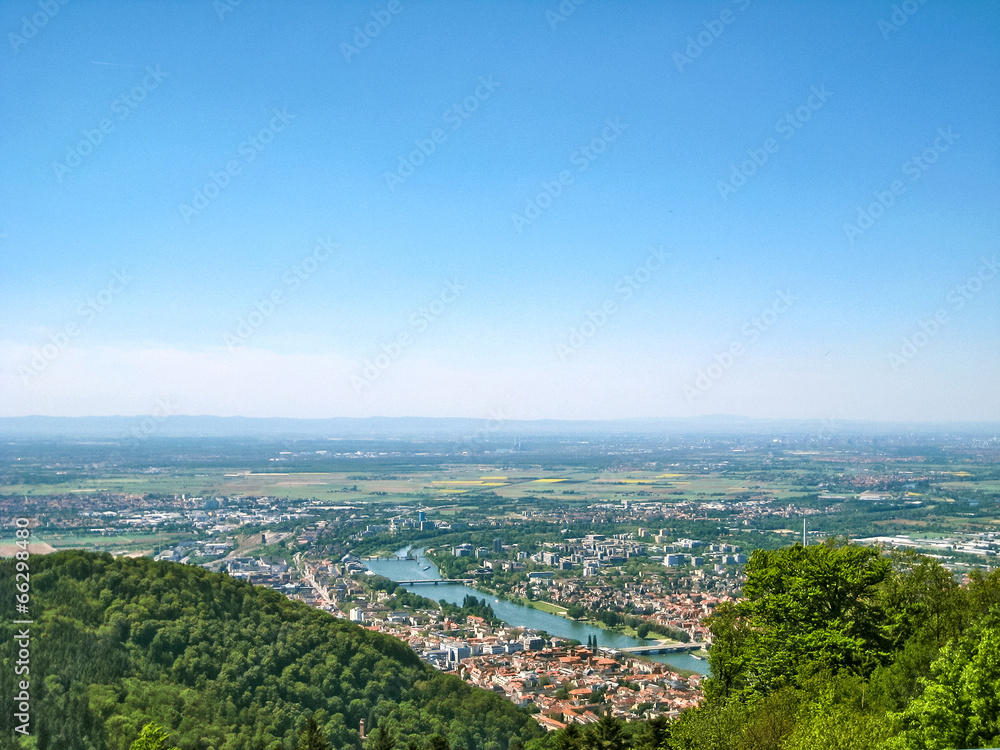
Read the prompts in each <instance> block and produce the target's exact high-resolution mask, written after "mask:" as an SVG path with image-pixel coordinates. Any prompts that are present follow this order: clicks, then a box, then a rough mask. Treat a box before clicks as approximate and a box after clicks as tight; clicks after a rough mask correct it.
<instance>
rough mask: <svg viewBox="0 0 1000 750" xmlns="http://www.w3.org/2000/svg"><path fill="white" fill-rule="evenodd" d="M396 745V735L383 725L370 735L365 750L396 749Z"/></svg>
mask: <svg viewBox="0 0 1000 750" xmlns="http://www.w3.org/2000/svg"><path fill="white" fill-rule="evenodd" d="M395 747H396V738H395V736H394V735H393V734H392V733H391V732H389V731H388V730H387V729H386V728H385V727H383V726H379V727H378V728H377V729H376V730H375V731H374V732H372V733H371V734H370V735H368V741H367V742H366V743H365V750H394V749H395Z"/></svg>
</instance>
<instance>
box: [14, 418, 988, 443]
mask: <svg viewBox="0 0 1000 750" xmlns="http://www.w3.org/2000/svg"><path fill="white" fill-rule="evenodd" d="M144 428H145V429H146V434H151V435H152V434H155V435H156V436H157V437H172V438H185V437H187V438H193V437H236V438H239V437H248V438H272V437H316V438H324V437H350V438H393V437H400V438H428V439H435V438H455V437H468V436H470V435H478V436H480V437H481V438H483V439H487V438H491V437H494V436H496V437H499V436H517V437H529V436H533V437H538V436H565V437H595V436H611V435H622V436H625V435H633V436H640V435H648V436H654V435H692V436H693V435H716V436H718V435H757V436H763V435H773V436H780V435H810V434H812V435H830V436H832V435H852V434H860V435H897V436H902V435H963V436H977V435H978V436H982V437H986V438H990V437H994V436H996V435H1000V423H997V422H938V423H935V422H875V421H858V420H844V421H841V420H826V419H758V418H753V417H739V416H732V415H726V414H713V415H706V416H702V417H682V418H645V419H616V420H579V421H577V420H557V419H537V420H497V419H489V418H483V419H471V418H434V417H367V418H349V417H337V418H331V419H289V418H257V417H215V416H187V415H175V416H169V417H162V416H131V417H125V416H113V417H48V416H27V417H0V437H4V438H79V439H84V438H124V437H128V436H130V435H132V434H135V432H136V431H137V430H143V429H144Z"/></svg>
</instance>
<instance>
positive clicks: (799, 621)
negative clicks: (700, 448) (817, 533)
mask: <svg viewBox="0 0 1000 750" xmlns="http://www.w3.org/2000/svg"><path fill="white" fill-rule="evenodd" d="M746 573H747V582H746V585H745V586H744V587H743V594H744V596H745V600H743V601H741V602H740V603H739V604H737V605H736V606H735V607H720V608H719V611H718V612H717V613H716V615H715V616H713V617H712V619H711V627H712V630H713V636H714V638H713V646H712V649H711V650H710V652H709V653H710V654H711V653H712V652H713V651H715V652H716V654H715V656H714V659H713V661H712V663H711V666H712V668H713V673H714V674H715V675H716V678H715V680H713V682H716V684H715V685H714V686H710V687H709V688H708V689H709V690H710V692H719V693H721V694H723V695H725V694H728V693H729V692H730V691H732V690H738V691H740V692H745V693H747V694H767V693H769V692H771V691H772V690H775V689H777V688H780V687H781V686H782V685H786V684H795V683H796V682H797V681H798V679H799V678H800V676H801V675H808V674H811V673H814V672H817V671H824V670H825V671H830V672H834V673H835V672H838V671H840V670H846V671H848V672H850V673H853V674H859V675H862V676H865V677H867V676H868V675H870V674H871V672H872V671H873V670H874V669H875V668H876V667H877V666H879V665H880V664H883V663H886V662H887V661H888V660H889V657H890V654H891V651H892V643H891V639H890V638H889V637H888V635H887V633H886V629H885V623H886V622H887V621H888V619H889V618H888V614H887V612H886V611H885V608H884V607H883V606H881V605H880V604H879V602H878V593H879V590H880V588H879V587H880V584H882V583H883V581H885V580H886V578H887V577H888V576H889V574H890V563H889V561H888V560H886V559H885V558H883V557H882V556H881V554H880V552H879V551H878V550H877V549H872V548H869V547H857V546H852V545H847V544H843V543H837V542H827V543H826V544H822V545H816V546H812V547H802V546H801V545H799V544H796V545H795V546H793V547H787V548H785V549H781V550H756V551H755V552H754V553H753V555H752V556H751V558H750V562H749V563H747V568H746ZM719 667H723V669H721V670H718V671H717V668H719Z"/></svg>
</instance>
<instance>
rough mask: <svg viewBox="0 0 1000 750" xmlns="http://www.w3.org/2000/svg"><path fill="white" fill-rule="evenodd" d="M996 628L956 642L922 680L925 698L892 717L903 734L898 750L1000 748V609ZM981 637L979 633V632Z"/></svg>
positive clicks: (895, 745) (893, 742)
mask: <svg viewBox="0 0 1000 750" xmlns="http://www.w3.org/2000/svg"><path fill="white" fill-rule="evenodd" d="M990 619H992V620H993V625H994V626H993V627H986V628H982V629H980V628H977V629H975V630H974V631H971V632H969V633H967V634H966V635H965V636H963V637H962V639H960V640H959V641H955V642H951V643H949V644H948V645H947V646H945V647H944V648H943V649H941V655H940V656H939V657H938V658H937V659H936V660H935V661H934V663H933V664H932V665H931V673H932V677H931V678H930V679H922V680H921V682H923V683H924V692H923V693H922V694H921V695H920V696H919V697H917V698H915V699H914V700H913V701H912V702H911V703H910V705H909V706H907V708H906V710H904V711H903V712H901V713H899V714H894V715H892V718H893V719H894V720H895V723H896V725H897V726H898V727H899V728H901V729H902V730H903V731H902V732H901V733H900V734H899V735H898V736H896V737H894V738H893V739H892V740H891V741H890V742H889V743H888V744H887V747H889V748H893V750H896V749H898V750H942V749H944V748H954V747H997V746H998V745H1000V691H998V689H997V686H998V685H1000V627H998V626H997V625H998V623H1000V609H998V610H997V611H995V613H994V614H993V616H992V617H991V618H990ZM977 631H978V632H977Z"/></svg>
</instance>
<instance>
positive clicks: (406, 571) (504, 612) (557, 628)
mask: <svg viewBox="0 0 1000 750" xmlns="http://www.w3.org/2000/svg"><path fill="white" fill-rule="evenodd" d="M409 549H410V548H409V547H403V549H400V550H397V551H396V557H395V558H391V557H390V558H383V559H379V560H364V561H363V562H364V564H365V565H366V566H367V567H368V569H369V570H371V571H373V572H374V573H378V574H379V575H381V576H385V577H386V578H389V579H390V580H393V581H417V580H422V579H426V580H430V579H434V578H440V577H441V576H440V574H439V573H438V570H437V568H436V567H435V566H434V563H432V562H431V561H430V560H428V559H427V558H425V557H424V556H423V550H422V549H421V550H417V551H416V556H415V559H412V560H407V559H406V553H407V552H408V551H409ZM425 568H426V569H425ZM404 588H406V589H408V590H409V591H412V592H414V593H416V594H420V595H421V596H425V597H427V598H428V599H433V600H434V601H440V600H441V599H444V600H445V601H448V602H451V603H452V604H458V605H461V604H462V602H463V600H464V599H465V597H466V596H475V597H476V598H478V599H482V598H484V597H485V598H486V600H487V601H488V602H489V603H490V605H491V606H492V607H493V611H494V612H495V613H496V615H497V617H499V618H500V619H501V620H503V621H504V622H506V623H509V624H510V625H513V626H515V627H519V628H531V629H533V630H544V631H545V632H547V633H550V634H551V635H556V636H560V637H562V638H575V639H576V640H578V641H580V642H581V643H586V642H587V638H588V636H592V635H595V636H597V643H598V645H599V646H604V647H606V648H627V647H629V646H641V645H643V644H645V643H649V642H650V641H640V640H638V639H637V638H630V637H629V636H627V635H622V634H621V633H615V632H613V631H610V630H604V629H603V628H599V627H596V626H594V625H585V624H584V623H582V622H576V621H574V620H570V619H569V618H566V617H560V616H559V615H554V614H552V613H551V612H543V611H542V610H540V609H532V608H528V607H525V606H524V605H523V604H517V603H515V602H511V601H505V600H503V599H500V600H497V599H496V598H495V597H494V596H493V595H492V594H490V593H489V592H488V591H478V590H477V589H474V588H472V587H470V586H463V585H461V584H457V583H439V584H437V585H435V586H430V585H427V584H419V585H416V586H405V587H404ZM648 658H650V659H652V660H653V661H658V662H662V663H664V664H670V665H671V666H674V667H678V668H680V669H689V670H691V671H692V672H697V673H698V674H707V672H708V664H707V663H706V662H705V661H704V660H700V659H695V658H694V657H693V656H691V654H686V653H680V654H655V655H652V656H649V657H648Z"/></svg>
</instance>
